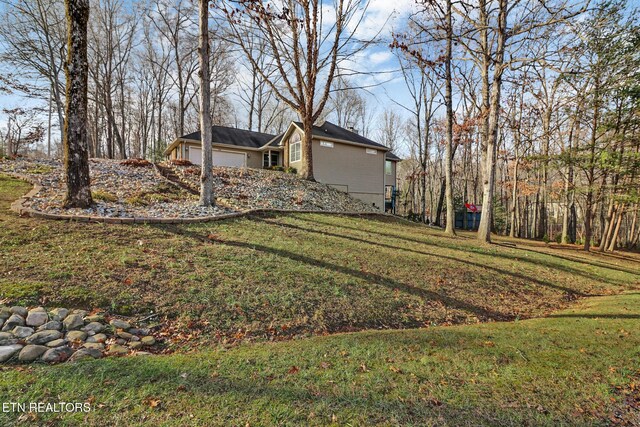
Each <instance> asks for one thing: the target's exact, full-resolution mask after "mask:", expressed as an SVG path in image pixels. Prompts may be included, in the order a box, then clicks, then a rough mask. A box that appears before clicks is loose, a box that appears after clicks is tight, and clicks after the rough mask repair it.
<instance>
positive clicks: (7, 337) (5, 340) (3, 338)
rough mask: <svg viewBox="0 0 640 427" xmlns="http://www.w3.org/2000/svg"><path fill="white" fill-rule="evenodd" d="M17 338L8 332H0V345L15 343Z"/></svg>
mask: <svg viewBox="0 0 640 427" xmlns="http://www.w3.org/2000/svg"><path fill="white" fill-rule="evenodd" d="M17 343H18V339H17V338H16V337H14V336H13V334H12V333H10V332H0V345H13V344H17Z"/></svg>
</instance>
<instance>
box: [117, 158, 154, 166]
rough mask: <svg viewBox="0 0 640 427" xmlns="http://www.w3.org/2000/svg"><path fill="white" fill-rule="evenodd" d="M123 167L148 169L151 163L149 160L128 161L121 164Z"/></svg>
mask: <svg viewBox="0 0 640 427" xmlns="http://www.w3.org/2000/svg"><path fill="white" fill-rule="evenodd" d="M120 164H121V165H123V166H133V167H137V168H146V167H148V166H151V162H150V161H149V160H147V159H127V160H123V161H121V162H120Z"/></svg>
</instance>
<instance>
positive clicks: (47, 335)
mask: <svg viewBox="0 0 640 427" xmlns="http://www.w3.org/2000/svg"><path fill="white" fill-rule="evenodd" d="M60 338H62V332H60V331H40V332H36V333H35V334H33V335H31V336H30V337H29V338H27V340H26V341H27V344H46V343H48V342H51V341H54V340H57V339H60Z"/></svg>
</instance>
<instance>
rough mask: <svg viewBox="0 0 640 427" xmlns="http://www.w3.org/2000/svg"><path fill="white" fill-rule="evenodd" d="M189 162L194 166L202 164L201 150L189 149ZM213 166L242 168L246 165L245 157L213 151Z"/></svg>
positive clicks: (243, 155) (239, 154)
mask: <svg viewBox="0 0 640 427" xmlns="http://www.w3.org/2000/svg"><path fill="white" fill-rule="evenodd" d="M189 161H190V162H191V163H193V164H194V165H200V164H202V150H201V149H200V148H193V147H189ZM213 165H214V166H229V167H235V168H243V167H245V166H246V165H247V157H246V155H245V154H244V153H232V152H229V151H220V150H213Z"/></svg>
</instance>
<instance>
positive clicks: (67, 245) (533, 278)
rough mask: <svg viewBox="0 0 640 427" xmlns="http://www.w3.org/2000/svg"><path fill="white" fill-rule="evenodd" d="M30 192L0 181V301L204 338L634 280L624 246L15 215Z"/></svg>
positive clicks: (263, 223)
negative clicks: (145, 323) (104, 314)
mask: <svg viewBox="0 0 640 427" xmlns="http://www.w3.org/2000/svg"><path fill="white" fill-rule="evenodd" d="M27 190H28V185H26V184H23V183H20V182H18V181H15V180H10V179H6V178H5V179H0V222H2V227H0V253H1V258H0V301H1V300H3V299H5V300H6V302H7V303H23V304H39V303H44V304H46V305H48V306H52V305H58V304H60V305H70V306H74V307H82V308H88V309H91V308H94V307H101V308H106V309H108V310H110V311H111V312H114V313H120V314H128V313H132V312H138V313H146V312H148V311H149V310H154V311H160V312H161V313H164V314H166V315H168V316H170V317H172V318H175V319H177V320H179V321H184V322H181V324H187V321H190V322H189V323H190V325H191V326H192V327H193V326H198V327H199V328H201V329H203V330H204V331H205V332H210V333H206V334H204V336H205V337H207V338H208V339H214V338H215V339H216V340H224V339H225V338H241V337H259V338H263V337H276V338H277V337H288V336H291V335H300V334H309V333H312V334H313V333H325V332H338V331H354V330H361V329H371V328H384V329H388V328H401V327H416V326H423V325H443V324H444V325H446V324H455V323H476V322H478V321H486V320H513V319H517V318H521V319H522V318H528V317H534V316H541V315H544V314H545V313H547V312H549V311H551V310H554V309H557V308H560V307H564V306H567V305H568V304H569V303H571V301H573V300H574V299H575V297H579V296H586V295H606V294H615V293H619V292H622V291H625V290H631V289H639V288H640V287H639V286H638V285H639V282H640V280H639V279H638V277H639V274H640V258H638V257H637V256H636V257H635V258H634V259H633V261H630V260H627V259H624V257H631V255H625V256H622V255H599V254H591V255H585V254H582V253H580V252H579V251H575V250H567V249H554V248H552V247H547V246H545V245H544V244H538V243H530V242H525V241H517V242H516V243H517V246H516V247H515V248H514V247H509V246H501V245H492V246H480V245H478V244H477V243H476V241H475V239H473V237H472V236H471V235H469V234H466V235H463V236H462V237H461V238H459V239H456V240H454V239H449V238H446V237H444V236H443V235H442V233H441V232H440V231H439V230H433V229H429V228H427V227H424V226H420V225H416V224H411V223H406V222H401V221H397V220H394V219H389V218H385V217H379V218H377V219H371V218H350V217H339V216H327V215H320V214H317V215H309V214H292V215H284V216H263V217H252V218H245V219H239V220H234V221H224V222H218V223H209V224H200V225H189V226H158V225H148V226H141V225H140V226H130V225H107V224H87V223H71V224H69V223H65V222H55V221H37V220H33V219H30V218H16V216H15V214H13V213H12V212H10V211H9V210H8V207H9V205H10V202H11V201H12V200H14V199H16V198H17V197H19V196H20V195H21V194H22V193H24V192H26V191H27ZM503 243H506V241H505V242H503ZM634 261H635V262H634Z"/></svg>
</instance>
